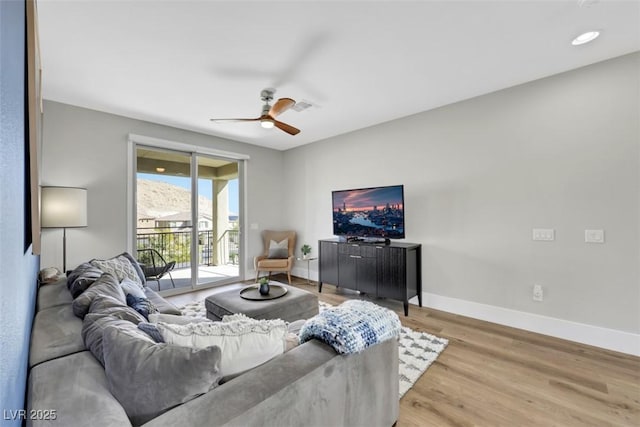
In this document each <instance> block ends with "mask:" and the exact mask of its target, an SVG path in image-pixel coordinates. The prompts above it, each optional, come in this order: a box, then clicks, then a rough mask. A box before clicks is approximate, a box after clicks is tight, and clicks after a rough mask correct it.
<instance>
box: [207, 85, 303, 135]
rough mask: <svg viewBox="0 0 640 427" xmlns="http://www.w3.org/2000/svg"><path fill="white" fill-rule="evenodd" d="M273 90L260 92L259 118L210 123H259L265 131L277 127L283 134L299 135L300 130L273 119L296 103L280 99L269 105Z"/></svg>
mask: <svg viewBox="0 0 640 427" xmlns="http://www.w3.org/2000/svg"><path fill="white" fill-rule="evenodd" d="M275 91H276V90H275V89H272V88H267V89H263V90H262V92H260V99H262V101H263V102H264V105H263V106H262V114H261V115H260V117H256V118H255V119H211V121H212V122H222V121H232V122H258V121H259V122H260V126H262V127H263V128H265V129H271V128H273V127H277V128H278V129H280V130H281V131H283V132H286V133H288V134H289V135H297V134H299V133H300V129H296V128H294V127H293V126H291V125H289V124H287V123H284V122H280V121H278V120H276V119H275V117H277V116H279V115H280V114H282V113H284V112H285V111H287V110H288V109H290V108H291V107H293V106H294V105H295V104H296V102H295V101H294V100H293V99H291V98H280V99H278V100H277V101H276V102H275V104H273V105H270V104H269V103H270V102H271V101H272V100H273V94H274V93H275Z"/></svg>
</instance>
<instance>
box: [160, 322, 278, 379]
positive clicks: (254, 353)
mask: <svg viewBox="0 0 640 427" xmlns="http://www.w3.org/2000/svg"><path fill="white" fill-rule="evenodd" d="M247 319H248V318H247ZM157 325H158V329H159V330H160V333H161V334H162V337H163V338H164V341H165V342H166V343H168V344H174V345H178V346H183V347H193V348H206V347H209V346H212V345H215V346H218V347H220V349H221V350H222V360H221V362H220V369H221V370H222V374H223V375H224V376H229V375H234V374H237V373H240V372H244V371H246V370H248V369H251V368H254V367H256V366H258V365H261V364H263V363H265V362H267V361H268V360H270V359H272V358H273V357H276V356H278V355H280V354H282V353H283V352H284V349H285V335H286V334H287V325H286V323H285V322H284V320H280V319H275V320H254V319H249V320H237V321H230V322H206V323H189V324H186V325H174V324H169V323H162V322H160V323H158V324H157Z"/></svg>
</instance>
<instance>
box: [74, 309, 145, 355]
mask: <svg viewBox="0 0 640 427" xmlns="http://www.w3.org/2000/svg"><path fill="white" fill-rule="evenodd" d="M110 325H113V326H116V327H119V328H129V329H136V328H137V326H136V325H135V324H133V323H131V322H129V321H127V320H123V319H121V318H118V317H116V316H110V315H104V314H103V313H89V314H87V315H86V316H85V317H84V321H83V322H82V339H83V341H84V345H85V347H87V349H88V350H89V351H90V352H91V354H93V356H94V357H95V358H96V359H97V360H98V362H100V364H101V365H102V366H104V350H103V341H102V336H103V332H104V330H105V328H106V327H107V326H110ZM138 333H139V334H141V335H142V338H144V333H143V332H142V331H140V332H138Z"/></svg>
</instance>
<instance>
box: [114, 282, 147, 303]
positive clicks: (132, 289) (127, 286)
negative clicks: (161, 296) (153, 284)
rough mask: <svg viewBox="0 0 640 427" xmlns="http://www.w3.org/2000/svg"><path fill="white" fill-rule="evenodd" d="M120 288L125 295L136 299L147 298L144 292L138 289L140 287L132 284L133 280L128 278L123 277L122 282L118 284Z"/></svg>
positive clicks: (134, 283)
mask: <svg viewBox="0 0 640 427" xmlns="http://www.w3.org/2000/svg"><path fill="white" fill-rule="evenodd" d="M120 287H121V288H122V290H123V291H124V294H125V295H127V294H131V295H133V296H134V297H136V298H146V297H147V296H146V295H145V293H144V291H143V290H142V288H141V287H140V285H139V284H138V283H136V282H134V281H133V280H131V279H129V278H128V277H125V278H124V279H122V282H120Z"/></svg>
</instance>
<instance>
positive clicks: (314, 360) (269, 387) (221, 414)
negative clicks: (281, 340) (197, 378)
mask: <svg viewBox="0 0 640 427" xmlns="http://www.w3.org/2000/svg"><path fill="white" fill-rule="evenodd" d="M337 356H338V355H337V353H336V352H335V351H334V350H333V349H332V348H331V347H329V346H327V345H325V344H323V343H321V342H319V341H315V340H312V341H309V342H307V343H305V344H303V345H300V346H298V347H296V348H294V349H293V350H291V351H288V352H286V353H284V354H283V355H281V356H278V357H276V358H274V359H272V360H270V361H269V362H267V363H265V364H263V365H261V366H258V367H256V368H254V369H252V370H250V371H248V372H245V373H244V374H242V375H240V376H238V377H236V378H234V379H232V380H231V381H229V382H227V383H224V384H222V385H220V386H219V387H217V388H215V389H213V390H211V391H210V392H208V393H206V394H204V395H202V396H200V397H198V398H196V399H194V400H191V401H190V402H187V403H185V404H183V405H180V406H178V407H176V408H174V409H172V410H170V411H168V412H166V413H164V414H162V415H160V416H159V417H156V418H155V419H153V420H151V421H149V422H148V423H147V424H145V426H148V427H152V426H166V425H215V426H226V425H229V426H231V425H243V426H244V425H246V426H250V425H261V424H262V423H264V420H269V422H270V423H272V424H273V425H303V424H304V422H302V423H301V422H297V423H295V422H294V423H284V424H283V423H281V422H278V421H277V420H276V418H272V416H274V415H272V412H273V411H274V410H276V409H277V406H279V405H286V406H288V407H290V408H288V410H289V411H292V410H297V411H299V412H300V413H301V415H305V414H307V413H308V406H309V405H308V403H309V400H308V397H307V396H306V395H305V394H302V395H300V396H298V397H297V398H296V401H297V402H300V400H299V399H303V401H304V402H305V404H304V405H300V404H296V403H295V401H292V400H289V399H287V400H286V401H281V402H280V403H279V404H278V401H277V399H276V400H275V401H273V402H271V401H272V400H273V398H274V396H276V395H277V394H278V393H281V392H283V391H286V390H287V389H292V388H294V387H295V388H300V387H302V388H304V389H305V393H311V392H312V390H314V389H316V388H317V389H318V390H321V389H323V388H324V387H316V385H317V384H310V382H309V381H301V380H303V379H304V378H306V377H309V376H310V375H311V376H313V373H314V371H317V370H318V369H319V370H320V375H319V376H320V377H322V376H323V372H324V370H325V369H324V366H325V365H326V364H327V363H328V362H330V361H331V360H332V359H335V358H337ZM327 375H328V377H330V378H332V379H333V383H334V384H336V387H340V386H339V384H340V381H339V377H338V375H339V374H338V370H335V371H333V372H332V371H329V372H328V373H327ZM315 376H318V375H317V374H316V375H315ZM296 384H297V385H296ZM309 386H311V387H309ZM332 393H333V392H332V391H331V390H329V389H326V390H325V391H323V392H322V394H326V395H325V396H324V399H325V400H326V399H328V398H330V397H331V394H332ZM267 402H269V404H267V405H265V403H267ZM296 407H297V409H296ZM256 408H262V409H260V411H259V412H263V413H262V415H260V414H258V415H259V418H256V419H253V418H252V416H249V415H248V414H249V413H253V412H254V411H255V409H256ZM248 416H249V418H247V417H248ZM253 416H255V414H254V415H253ZM250 419H251V420H253V422H249V420H250ZM329 424H332V423H329Z"/></svg>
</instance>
